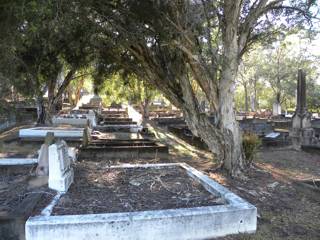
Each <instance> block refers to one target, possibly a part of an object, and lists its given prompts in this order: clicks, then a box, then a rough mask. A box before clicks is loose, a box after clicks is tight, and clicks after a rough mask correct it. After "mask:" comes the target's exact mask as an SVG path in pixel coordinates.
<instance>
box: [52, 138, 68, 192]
mask: <svg viewBox="0 0 320 240" xmlns="http://www.w3.org/2000/svg"><path fill="white" fill-rule="evenodd" d="M73 176H74V173H73V169H72V168H71V159H70V157H69V155H68V147H67V145H66V143H65V142H64V141H59V142H57V143H56V144H52V145H51V146H50V147H49V181H48V182H49V188H51V189H54V190H56V191H60V192H66V191H68V189H69V187H70V185H71V183H72V182H73Z"/></svg>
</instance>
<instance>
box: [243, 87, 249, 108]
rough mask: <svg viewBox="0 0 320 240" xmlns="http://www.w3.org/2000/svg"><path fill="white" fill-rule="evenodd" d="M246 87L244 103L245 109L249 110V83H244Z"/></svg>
mask: <svg viewBox="0 0 320 240" xmlns="http://www.w3.org/2000/svg"><path fill="white" fill-rule="evenodd" d="M243 87H244V101H245V102H244V104H245V111H246V112H248V111H249V102H248V86H247V84H243Z"/></svg>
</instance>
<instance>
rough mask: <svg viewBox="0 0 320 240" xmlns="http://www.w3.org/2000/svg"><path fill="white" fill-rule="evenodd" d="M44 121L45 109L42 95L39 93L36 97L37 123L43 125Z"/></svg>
mask: <svg viewBox="0 0 320 240" xmlns="http://www.w3.org/2000/svg"><path fill="white" fill-rule="evenodd" d="M45 121H46V111H45V107H44V101H43V97H42V95H41V94H40V95H39V96H38V97H37V124H39V125H43V124H45Z"/></svg>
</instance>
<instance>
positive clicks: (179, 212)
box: [26, 163, 257, 240]
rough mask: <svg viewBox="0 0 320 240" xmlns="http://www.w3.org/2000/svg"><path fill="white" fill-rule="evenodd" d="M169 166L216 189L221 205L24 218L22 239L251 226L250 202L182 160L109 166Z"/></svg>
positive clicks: (95, 238)
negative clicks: (224, 202) (180, 161)
mask: <svg viewBox="0 0 320 240" xmlns="http://www.w3.org/2000/svg"><path fill="white" fill-rule="evenodd" d="M170 166H180V167H182V168H184V169H186V171H187V173H188V174H189V176H190V177H192V178H194V179H195V180H197V181H199V182H200V183H202V184H203V186H204V187H205V188H206V189H207V190H208V191H209V192H214V193H215V194H220V196H222V197H223V199H224V200H225V201H226V202H227V204H225V205H217V206H208V207H195V208H184V209H169V210H156V211H141V212H123V213H106V214H85V215H62V216H36V217H31V218H29V219H28V221H27V223H26V240H54V239H59V240H87V239H90V240H105V239H108V240H121V239H130V240H178V239H209V238H213V237H222V236H225V235H228V234H237V233H253V232H255V231H256V225H257V209H256V207H254V206H253V205H251V204H250V203H248V202H246V201H244V200H243V199H241V198H240V197H238V196H237V195H235V194H233V193H232V192H230V191H229V190H227V189H226V188H224V187H223V186H221V185H220V184H218V183H216V182H215V181H213V180H212V179H210V178H209V177H207V176H205V175H204V174H203V173H201V172H199V171H197V170H195V169H194V168H192V167H190V166H188V165H187V164H180V163H178V164H143V165H142V164H138V165H129V164H124V165H120V166H112V168H121V167H126V168H128V167H145V168H148V167H156V168H162V167H170ZM56 202H58V201H56Z"/></svg>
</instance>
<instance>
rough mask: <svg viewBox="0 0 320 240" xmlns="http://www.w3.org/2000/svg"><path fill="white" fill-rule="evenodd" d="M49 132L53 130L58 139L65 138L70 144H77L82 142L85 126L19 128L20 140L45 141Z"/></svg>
mask: <svg viewBox="0 0 320 240" xmlns="http://www.w3.org/2000/svg"><path fill="white" fill-rule="evenodd" d="M48 132H52V133H53V134H54V136H55V137H56V138H57V139H64V140H66V141H67V142H68V143H69V144H70V145H72V146H76V145H79V144H80V143H81V142H82V137H83V132H84V128H75V127H71V126H59V127H53V126H52V127H33V128H22V129H20V130H19V140H20V141H23V142H43V140H44V139H45V137H46V135H47V133H48Z"/></svg>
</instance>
